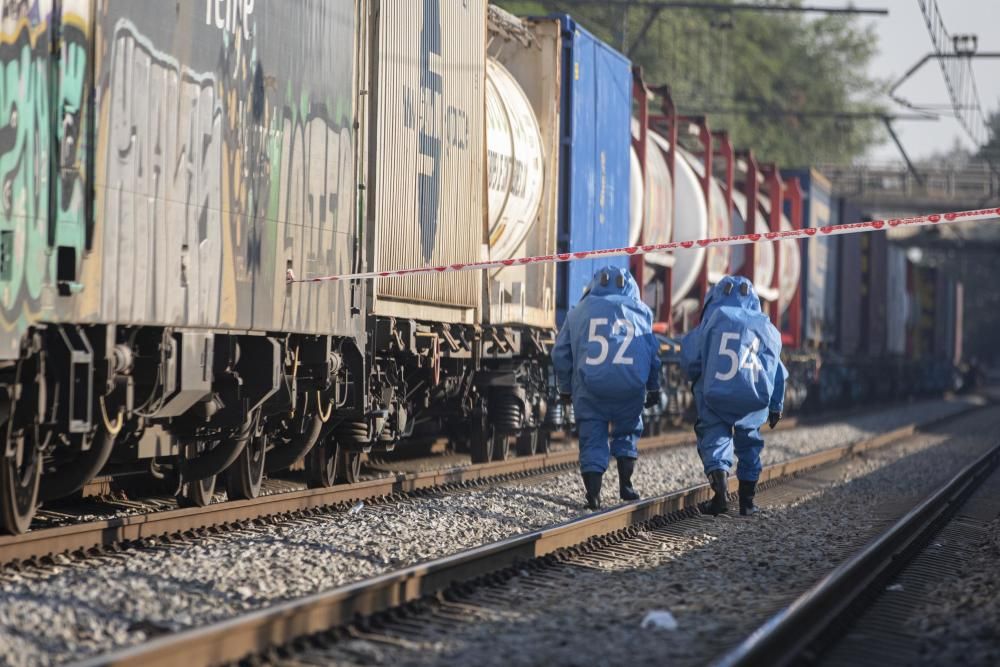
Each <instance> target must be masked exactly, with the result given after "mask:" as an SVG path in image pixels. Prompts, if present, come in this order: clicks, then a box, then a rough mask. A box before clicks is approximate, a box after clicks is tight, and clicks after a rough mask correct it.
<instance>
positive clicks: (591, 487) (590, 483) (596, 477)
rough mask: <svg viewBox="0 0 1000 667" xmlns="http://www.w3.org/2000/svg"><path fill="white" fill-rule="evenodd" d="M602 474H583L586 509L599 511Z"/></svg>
mask: <svg viewBox="0 0 1000 667" xmlns="http://www.w3.org/2000/svg"><path fill="white" fill-rule="evenodd" d="M602 479H604V474H603V473H599V472H585V473H583V486H584V488H586V489H587V507H589V508H590V509H592V510H599V509H601V480H602Z"/></svg>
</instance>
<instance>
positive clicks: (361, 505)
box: [347, 500, 365, 514]
mask: <svg viewBox="0 0 1000 667" xmlns="http://www.w3.org/2000/svg"><path fill="white" fill-rule="evenodd" d="M364 507H365V504H364V503H363V502H361V501H360V500H359V501H358V503H357V504H356V505H355V506H354V507H352V508H351V509H349V510H347V513H348V514H357V513H358V512H360V511H361V510H362V509H364Z"/></svg>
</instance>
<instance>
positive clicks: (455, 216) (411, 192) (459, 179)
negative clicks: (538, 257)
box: [368, 0, 486, 322]
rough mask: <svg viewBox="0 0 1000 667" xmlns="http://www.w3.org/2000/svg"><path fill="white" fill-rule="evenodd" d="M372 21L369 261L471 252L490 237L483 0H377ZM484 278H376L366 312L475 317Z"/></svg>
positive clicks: (385, 266)
mask: <svg viewBox="0 0 1000 667" xmlns="http://www.w3.org/2000/svg"><path fill="white" fill-rule="evenodd" d="M375 23H376V31H377V32H376V34H377V36H376V38H375V40H373V43H374V45H375V51H376V53H375V60H376V63H375V68H374V70H375V72H374V77H375V78H374V81H373V82H372V91H371V94H372V96H373V99H372V103H373V104H374V107H375V111H374V115H375V126H376V127H375V136H374V141H375V144H374V146H376V147H377V148H376V152H375V155H374V156H372V158H371V163H370V164H371V172H372V175H371V178H370V179H369V184H368V186H369V196H370V197H371V198H372V201H371V202H370V208H369V223H370V224H371V225H372V229H373V231H374V237H375V248H374V258H373V261H374V268H375V270H378V271H389V270H394V269H405V268H411V267H418V266H424V265H428V264H430V265H439V264H456V263H465V262H470V261H475V260H477V259H479V258H480V257H482V255H483V245H484V243H485V238H486V236H485V227H486V219H485V216H486V197H485V189H486V188H485V183H486V182H485V170H484V166H485V159H484V158H485V155H484V153H485V115H486V108H485V89H486V83H485V76H486V2H485V0H438V1H436V2H432V3H428V2H423V3H420V2H413V1H412V0H383V2H382V3H381V4H380V8H379V11H378V13H377V17H376V20H375ZM481 281H482V277H481V275H480V272H478V271H469V272H464V273H451V274H448V275H443V276H412V277H406V278H385V279H381V280H379V281H378V286H377V288H376V302H375V309H374V312H375V314H377V315H394V316H401V317H413V318H417V319H427V320H443V321H464V322H473V321H475V320H476V317H477V313H478V310H479V307H480V302H481V298H482V292H481V284H482V283H481Z"/></svg>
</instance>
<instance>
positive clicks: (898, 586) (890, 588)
mask: <svg viewBox="0 0 1000 667" xmlns="http://www.w3.org/2000/svg"><path fill="white" fill-rule="evenodd" d="M885 590H887V591H892V592H894V593H895V592H897V591H901V590H903V584H893V585H892V586H886V587H885Z"/></svg>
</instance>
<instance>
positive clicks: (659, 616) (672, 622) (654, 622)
mask: <svg viewBox="0 0 1000 667" xmlns="http://www.w3.org/2000/svg"><path fill="white" fill-rule="evenodd" d="M639 627H641V628H642V629H644V630H646V629H650V628H652V629H653V630H676V629H677V619H676V618H674V615H673V614H671V613H670V612H669V611H660V610H654V611H648V612H646V616H645V617H644V618H643V619H642V623H640V624H639Z"/></svg>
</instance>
